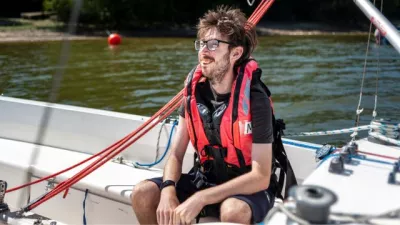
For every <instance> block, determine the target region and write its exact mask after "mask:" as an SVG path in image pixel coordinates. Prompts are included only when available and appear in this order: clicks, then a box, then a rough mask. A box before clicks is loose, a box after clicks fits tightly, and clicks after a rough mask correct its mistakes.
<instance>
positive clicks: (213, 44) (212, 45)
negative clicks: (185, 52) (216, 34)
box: [194, 39, 233, 51]
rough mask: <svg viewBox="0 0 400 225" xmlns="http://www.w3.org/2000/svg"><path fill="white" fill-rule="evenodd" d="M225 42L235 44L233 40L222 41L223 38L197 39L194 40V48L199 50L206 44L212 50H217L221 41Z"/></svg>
mask: <svg viewBox="0 0 400 225" xmlns="http://www.w3.org/2000/svg"><path fill="white" fill-rule="evenodd" d="M220 42H221V43H225V44H229V45H233V43H232V42H228V41H222V40H218V39H211V40H208V41H200V40H196V41H194V48H195V49H196V50H197V51H199V50H200V49H202V48H204V46H207V49H208V50H210V51H215V50H216V49H217V48H218V46H219V43H220Z"/></svg>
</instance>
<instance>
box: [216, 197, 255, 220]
mask: <svg viewBox="0 0 400 225" xmlns="http://www.w3.org/2000/svg"><path fill="white" fill-rule="evenodd" d="M251 215H252V213H251V208H250V206H249V204H247V203H246V202H244V201H242V200H240V199H237V198H227V199H226V200H225V201H223V202H222V204H221V222H231V223H241V224H249V223H250V222H251Z"/></svg>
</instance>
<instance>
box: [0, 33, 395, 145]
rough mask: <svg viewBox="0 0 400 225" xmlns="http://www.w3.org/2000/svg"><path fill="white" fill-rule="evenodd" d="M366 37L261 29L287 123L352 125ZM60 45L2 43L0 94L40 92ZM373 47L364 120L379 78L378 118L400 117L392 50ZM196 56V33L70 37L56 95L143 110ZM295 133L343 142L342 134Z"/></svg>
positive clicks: (177, 85)
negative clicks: (119, 40) (112, 39)
mask: <svg viewBox="0 0 400 225" xmlns="http://www.w3.org/2000/svg"><path fill="white" fill-rule="evenodd" d="M366 46H367V38H366V37H365V36H336V37H335V36H320V37H261V38H260V45H259V47H258V48H257V49H256V52H255V53H254V57H255V58H256V59H257V60H258V62H259V65H260V67H261V68H262V70H263V80H264V81H265V83H266V84H267V85H268V87H269V88H270V90H271V91H272V93H273V101H274V107H275V111H276V114H277V117H278V118H283V119H284V120H285V121H286V125H287V130H286V132H288V133H295V132H302V131H317V130H331V129H341V128H348V127H352V126H354V120H355V111H356V108H357V105H358V101H359V93H360V84H361V80H362V74H363V65H364V60H365V57H364V56H365V51H366ZM60 51H61V42H40V43H0V93H3V95H4V96H11V97H16V98H24V99H33V100H41V101H46V100H47V99H48V95H49V92H50V89H51V78H52V76H53V75H54V74H56V71H57V70H58V69H60V68H59V67H58V61H59V58H60ZM378 54H379V64H380V66H379V67H378V66H377V65H378V64H377V58H378V57H377V55H378ZM370 55H371V56H370V58H369V60H368V66H367V73H366V77H365V81H364V90H363V98H362V102H361V108H364V112H363V113H362V117H361V124H368V123H369V122H370V120H371V118H372V116H371V115H372V109H373V107H374V95H375V89H376V84H377V83H378V105H377V112H378V117H380V118H381V117H383V118H392V119H397V121H398V120H400V94H399V92H400V85H399V83H400V57H399V54H398V53H397V52H395V50H394V49H393V48H391V47H388V46H385V47H381V48H378V47H377V46H376V45H375V44H372V45H371V49H370ZM196 60H197V55H196V52H195V50H194V43H193V39H185V38H140V39H139V38H131V39H127V38H125V39H124V40H123V44H122V45H121V46H119V47H118V48H115V49H110V48H109V47H108V46H107V42H106V40H105V39H104V40H88V41H73V42H72V43H71V51H70V58H69V61H68V65H67V67H66V68H65V72H64V77H63V82H62V87H61V90H60V92H59V97H58V102H59V103H62V104H68V105H75V106H84V107H90V108H98V109H105V110H111V111H118V112H125V113H132V114H140V115H147V116H150V115H152V114H153V113H155V112H156V111H157V110H158V109H159V108H161V107H162V106H163V105H164V104H165V103H166V102H168V101H169V100H170V99H171V98H172V97H173V96H174V95H175V94H176V93H178V92H179V91H180V90H181V89H182V88H183V82H184V79H185V77H186V75H187V73H188V72H189V71H190V69H191V68H193V67H194V66H195V65H196ZM378 68H379V77H378V82H377V79H376V74H377V72H376V71H377V70H378ZM297 139H299V140H304V141H312V142H318V143H343V142H344V141H348V140H349V135H340V136H332V137H326V136H325V137H305V138H301V139H300V138H297Z"/></svg>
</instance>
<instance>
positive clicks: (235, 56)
mask: <svg viewBox="0 0 400 225" xmlns="http://www.w3.org/2000/svg"><path fill="white" fill-rule="evenodd" d="M242 55H243V47H242V46H238V47H235V48H233V50H232V54H231V57H232V60H233V61H234V62H236V61H237V60H239V59H240V57H242Z"/></svg>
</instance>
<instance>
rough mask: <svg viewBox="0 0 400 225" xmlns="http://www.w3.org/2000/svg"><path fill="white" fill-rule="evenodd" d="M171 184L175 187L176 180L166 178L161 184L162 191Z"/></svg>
mask: <svg viewBox="0 0 400 225" xmlns="http://www.w3.org/2000/svg"><path fill="white" fill-rule="evenodd" d="M171 185H173V186H174V187H175V181H173V180H166V181H164V182H162V183H161V185H160V191H161V190H162V189H163V188H165V187H168V186H171Z"/></svg>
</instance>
